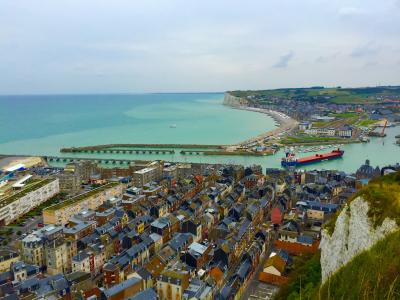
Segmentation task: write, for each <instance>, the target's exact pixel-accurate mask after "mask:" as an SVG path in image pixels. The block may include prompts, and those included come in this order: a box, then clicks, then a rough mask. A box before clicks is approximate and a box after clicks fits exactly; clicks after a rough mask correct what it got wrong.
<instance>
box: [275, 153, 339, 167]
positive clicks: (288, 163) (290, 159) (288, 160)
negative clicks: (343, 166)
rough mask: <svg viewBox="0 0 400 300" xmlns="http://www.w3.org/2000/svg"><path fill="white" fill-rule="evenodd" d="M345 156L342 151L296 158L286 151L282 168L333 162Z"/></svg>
mask: <svg viewBox="0 0 400 300" xmlns="http://www.w3.org/2000/svg"><path fill="white" fill-rule="evenodd" d="M343 154H344V151H343V150H341V149H336V150H332V151H331V152H328V153H323V154H315V155H312V156H307V157H301V158H296V156H295V154H294V153H293V152H292V151H286V156H285V157H284V158H282V161H281V166H282V167H284V168H287V167H299V166H303V165H307V164H312V163H316V162H320V161H325V160H331V159H336V158H341V157H342V156H343Z"/></svg>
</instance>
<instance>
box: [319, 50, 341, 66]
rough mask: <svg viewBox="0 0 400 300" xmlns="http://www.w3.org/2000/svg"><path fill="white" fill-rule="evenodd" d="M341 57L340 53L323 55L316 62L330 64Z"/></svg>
mask: <svg viewBox="0 0 400 300" xmlns="http://www.w3.org/2000/svg"><path fill="white" fill-rule="evenodd" d="M338 55H339V52H335V53H333V54H329V55H321V56H319V57H317V59H316V60H315V62H317V63H327V62H330V61H332V60H335V59H336V58H337V57H338Z"/></svg>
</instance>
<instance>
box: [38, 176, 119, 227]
mask: <svg viewBox="0 0 400 300" xmlns="http://www.w3.org/2000/svg"><path fill="white" fill-rule="evenodd" d="M122 191H123V185H122V184H120V183H117V182H111V183H108V184H105V185H103V186H101V187H99V188H96V189H93V190H91V191H89V192H87V193H84V194H81V195H78V196H76V197H72V198H70V199H68V200H66V201H64V202H62V203H59V204H56V205H53V206H50V207H48V208H46V209H45V210H43V222H44V223H45V224H57V225H65V224H67V223H68V221H69V219H70V218H71V217H72V216H73V215H75V214H76V213H77V212H79V211H81V210H83V209H93V210H96V209H97V208H98V207H99V206H100V205H102V204H103V203H104V202H105V201H106V200H107V199H109V198H113V197H121V196H122Z"/></svg>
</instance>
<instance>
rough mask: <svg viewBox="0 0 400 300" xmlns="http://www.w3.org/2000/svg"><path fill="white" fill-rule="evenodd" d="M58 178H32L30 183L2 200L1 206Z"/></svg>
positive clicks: (0, 201)
mask: <svg viewBox="0 0 400 300" xmlns="http://www.w3.org/2000/svg"><path fill="white" fill-rule="evenodd" d="M54 180H56V178H47V179H43V180H40V179H31V182H30V183H29V184H26V185H25V188H24V189H23V190H21V191H19V192H17V193H15V194H13V195H11V196H8V197H5V198H3V199H1V200H0V207H3V206H5V205H8V204H10V203H12V202H14V201H16V200H18V199H20V198H22V197H24V196H26V195H27V194H29V193H30V192H33V191H36V190H37V189H40V188H41V187H43V186H45V185H47V184H49V183H51V182H53V181H54Z"/></svg>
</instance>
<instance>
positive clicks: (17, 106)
mask: <svg viewBox="0 0 400 300" xmlns="http://www.w3.org/2000/svg"><path fill="white" fill-rule="evenodd" d="M222 101H223V94H222V93H220V94H207V93H198V94H131V95H42V96H39V95H38V96H0V124H1V130H0V154H27V155H60V153H59V149H60V148H62V147H71V146H84V145H96V144H109V143H169V144H171V143H195V144H231V143H237V142H240V141H242V140H245V139H247V138H249V137H252V136H255V135H257V134H260V133H262V132H264V131H268V130H270V129H273V128H274V127H275V122H274V120H272V119H271V118H270V117H268V116H266V115H264V114H260V113H255V112H249V111H241V110H236V109H232V108H229V107H226V106H224V105H222ZM175 125H176V127H175ZM171 127H175V128H171ZM387 133H388V136H387V137H386V138H384V139H379V138H375V139H371V142H370V143H368V144H353V145H345V146H343V148H344V150H345V155H344V158H343V159H340V160H336V161H329V162H322V163H320V164H317V165H311V166H309V167H308V168H329V169H335V168H336V169H340V170H344V171H355V170H356V169H357V168H358V167H359V166H360V165H361V164H362V163H363V162H364V161H365V159H370V160H371V163H372V164H373V165H380V166H383V165H385V164H389V163H395V162H400V147H399V146H397V145H394V142H395V139H394V136H395V135H397V134H400V127H395V128H389V129H388V131H387ZM302 155H310V154H302ZM68 156H71V154H68ZM78 156H79V157H99V158H100V157H107V158H127V159H164V160H169V161H186V162H191V161H193V162H203V163H205V162H213V163H215V162H221V163H238V164H244V165H250V164H253V163H256V164H261V165H263V167H278V166H279V164H280V158H281V157H282V153H278V154H276V155H274V156H270V157H253V156H247V157H242V156H203V155H199V156H182V155H180V154H179V151H176V153H175V154H173V155H172V154H168V155H167V154H164V155H162V154H158V155H157V154H79V155H78Z"/></svg>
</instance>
